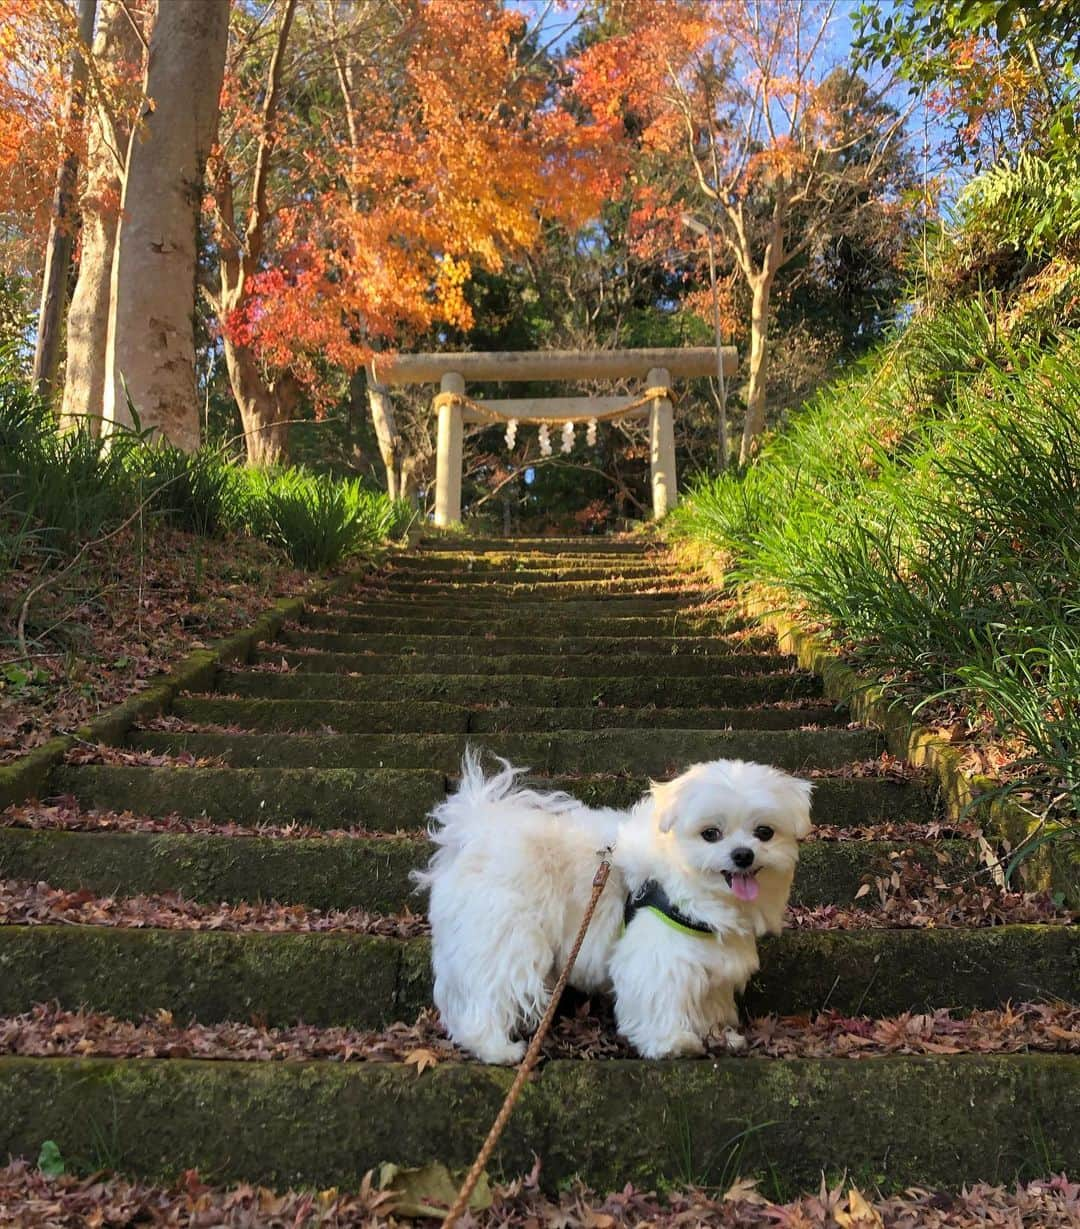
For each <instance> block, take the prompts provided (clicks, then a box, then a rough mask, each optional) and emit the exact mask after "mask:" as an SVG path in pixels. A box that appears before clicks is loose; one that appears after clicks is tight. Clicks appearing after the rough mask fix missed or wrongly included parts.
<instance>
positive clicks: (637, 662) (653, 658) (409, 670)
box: [255, 644, 795, 679]
mask: <svg viewBox="0 0 1080 1229" xmlns="http://www.w3.org/2000/svg"><path fill="white" fill-rule="evenodd" d="M255 660H256V662H269V663H272V664H274V665H277V664H278V663H279V662H282V661H284V662H285V663H286V665H288V666H289V667H290V668H291V669H297V670H313V671H315V672H316V673H319V674H386V675H400V674H445V673H446V670H447V667H448V666H454V665H459V664H460V662H457V661H455V659H454V658H453V657H451V658H450V659H449V660H448V659H447V657H446V656H445V655H443V654H435V655H433V656H424V655H422V654H420V653H411V654H407V655H400V654H390V653H364V652H359V653H356V652H354V653H335V652H328V651H325V650H320V649H313V650H311V651H310V652H301V651H299V650H297V649H294V648H292V647H291V646H288V645H285V646H278V645H274V644H268V645H266V646H265V647H264V648H263V649H261V650H260V651H259V652H258V653H257V654H256V655H255ZM794 665H795V663H794V659H793V658H791V657H787V656H785V655H783V654H781V653H727V654H724V655H723V656H721V657H716V658H712V657H710V658H708V659H706V660H703V659H701V658H695V657H672V656H671V655H670V654H666V655H665V654H663V653H616V652H611V653H576V654H574V656H573V657H560V656H551V655H548V656H541V655H540V654H539V653H502V654H499V653H495V654H490V655H489V654H485V653H471V654H469V656H468V668H469V672H470V673H473V674H488V675H493V674H505V675H513V676H515V677H518V676H520V675H523V674H541V675H548V676H550V677H553V678H565V677H566V676H568V675H569V676H572V677H575V678H581V679H585V678H603V677H605V676H609V675H616V676H618V675H623V676H625V677H626V678H641V677H642V676H643V675H646V674H650V673H658V674H663V675H666V676H667V677H669V678H699V677H700V676H701V675H702V674H703V673H705V672H709V673H711V674H714V675H717V676H719V677H724V676H731V675H734V676H736V677H738V676H750V675H759V674H776V673H779V672H780V671H782V670H784V669H785V668H787V669H794Z"/></svg>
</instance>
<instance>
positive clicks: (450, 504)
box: [375, 346, 738, 525]
mask: <svg viewBox="0 0 1080 1229" xmlns="http://www.w3.org/2000/svg"><path fill="white" fill-rule="evenodd" d="M721 354H722V356H723V363H724V376H725V378H727V377H729V376H733V375H734V374H735V372H736V370H737V368H738V355H737V354H736V351H735V348H734V347H733V346H724V347H722V349H721ZM716 372H717V351H716V350H715V349H714V348H713V347H712V346H693V347H687V348H671V349H648V350H509V351H503V352H501V353H494V352H483V351H477V352H469V353H457V354H452V353H448V354H398V355H395V356H394V357H393V358H391V359H388V360H385V361H384V362H380V363H379V364H378V369H377V371H376V372H375V377H376V379H377V380H378V383H379V384H380V385H383V386H389V387H394V386H400V385H403V384H434V383H435V382H436V381H437V382H438V384H439V392H438V395H437V396H436V397H435V409H436V410H437V412H438V415H439V434H438V445H437V454H436V470H435V524H436V525H452V524H454V523H455V522H457V521H460V520H461V453H462V442H463V439H464V433H465V424H466V423H480V422H488V423H495V422H508V421H509V420H510V419H515V420H516V421H517V422H519V423H522V424H524V423H536V424H539V423H547V424H548V425H549V426H554V425H557V424H558V425H561V424H563V423H566V422H587V421H588V420H589V419H591V418H596V419H608V420H610V419H615V418H622V417H624V416H626V415H630V414H648V415H649V426H650V431H649V434H650V459H651V468H652V497H653V515H654V516H657V517H660V516H663V515H664V514H665V513H666V512H667V511H668V510H669V509H670V508H673V507H674V506H675V503H676V501H677V498H678V495H677V488H676V478H675V427H674V412H673V410H672V405H671V398H670V389H671V382H672V380H673V379H691V378H693V377H695V376H711V375H715V374H716ZM642 378H643V379H644V381H645V386H644V389H643V391H642V393H641V395H639V396H637V397H634V396H631V397H527V398H501V399H500V398H496V399H492V400H487V401H478V400H475V399H473V398H471V397H469V396H467V395H466V393H465V385H466V381H469V382H471V383H484V382H496V383H500V384H506V383H514V382H521V381H525V380H617V379H642Z"/></svg>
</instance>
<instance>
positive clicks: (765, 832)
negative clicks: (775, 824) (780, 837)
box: [754, 824, 773, 841]
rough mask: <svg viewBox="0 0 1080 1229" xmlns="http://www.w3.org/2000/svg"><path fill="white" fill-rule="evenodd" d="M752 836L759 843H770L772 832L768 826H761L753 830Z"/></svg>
mask: <svg viewBox="0 0 1080 1229" xmlns="http://www.w3.org/2000/svg"><path fill="white" fill-rule="evenodd" d="M754 835H755V836H756V837H757V839H758V840H759V841H771V840H772V836H773V830H772V829H771V828H770V827H769V825H768V824H761V825H760V826H759V827H757V828H755V829H754Z"/></svg>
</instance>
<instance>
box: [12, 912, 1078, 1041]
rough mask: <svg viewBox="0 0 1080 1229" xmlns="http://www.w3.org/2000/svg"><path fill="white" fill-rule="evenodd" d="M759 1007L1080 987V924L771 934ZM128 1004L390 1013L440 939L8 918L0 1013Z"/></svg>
mask: <svg viewBox="0 0 1080 1229" xmlns="http://www.w3.org/2000/svg"><path fill="white" fill-rule="evenodd" d="M760 950H761V972H760V973H759V974H758V975H757V977H755V978H754V980H753V981H752V983H751V984H750V986H749V987H748V988H747V993H746V999H745V1008H746V1010H747V1011H748V1012H750V1014H753V1015H759V1014H762V1013H765V1012H770V1011H774V1012H777V1013H779V1014H781V1015H800V1014H802V1013H804V1012H810V1013H813V1012H816V1011H820V1010H822V1009H823V1008H825V1007H830V1008H832V1009H833V1010H835V1011H839V1012H842V1013H844V1014H845V1015H859V1014H864V1015H871V1016H885V1015H896V1014H898V1013H900V1012H904V1011H923V1010H932V1009H933V1008H936V1007H951V1008H956V1009H958V1010H973V1009H983V1008H991V1007H997V1006H1001V1005H1002V1004H1004V1003H1006V1002H1008V1001H1010V1000H1012V1001H1014V1002H1030V1001H1033V1000H1034V1001H1038V1000H1042V999H1055V998H1058V999H1069V998H1073V999H1075V997H1076V994H1077V986H1078V985H1080V927H1070V926H996V927H986V928H984V929H979V930H968V929H951V928H946V927H941V928H934V927H929V928H926V929H921V930H846V931H841V930H823V931H811V930H802V931H787V932H785V933H784V934H782V935H780V936H779V937H778V938H775V939H766V940H763V941H762V942H761V945H760ZM50 1002H57V1003H59V1004H60V1006H61V1007H63V1008H67V1009H71V1010H75V1009H77V1008H79V1007H84V1006H85V1007H88V1008H89V1009H90V1010H92V1011H104V1012H108V1013H110V1014H111V1015H115V1016H121V1017H123V1018H125V1019H139V1018H141V1017H142V1016H143V1015H145V1014H152V1013H153V1012H154V1011H156V1010H158V1009H161V1008H163V1009H165V1010H167V1011H171V1012H172V1013H173V1015H174V1016H175V1018H176V1019H177V1020H180V1021H184V1020H189V1019H197V1020H202V1021H204V1022H206V1023H210V1022H212V1021H218V1020H250V1019H251V1018H252V1017H255V1018H258V1019H260V1020H263V1021H264V1022H265V1023H266V1024H268V1025H270V1026H277V1025H290V1024H296V1023H299V1022H303V1023H306V1024H315V1025H332V1024H351V1025H354V1026H356V1027H360V1028H383V1027H385V1026H386V1025H388V1024H390V1023H392V1022H393V1021H395V1020H411V1019H414V1018H415V1016H416V1015H417V1013H418V1012H419V1011H420V1010H421V1009H423V1008H425V1007H427V1006H430V1003H431V957H430V949H429V945H428V942H427V940H426V939H409V940H401V939H380V938H372V937H368V936H364V935H356V934H348V933H344V932H333V931H329V932H318V933H316V932H306V933H305V932H299V933H293V932H283V933H276V934H271V933H266V932H259V931H254V932H253V931H248V932H226V931H211V930H153V929H129V928H124V927H116V926H113V927H110V926H0V1015H17V1014H19V1013H21V1012H24V1011H29V1010H30V1009H31V1007H32V1006H33V1005H34V1004H35V1003H50Z"/></svg>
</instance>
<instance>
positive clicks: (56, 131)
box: [0, 0, 82, 269]
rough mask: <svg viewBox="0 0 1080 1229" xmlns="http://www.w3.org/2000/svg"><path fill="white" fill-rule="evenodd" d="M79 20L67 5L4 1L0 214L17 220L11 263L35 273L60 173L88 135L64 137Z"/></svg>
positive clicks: (0, 0) (75, 131)
mask: <svg viewBox="0 0 1080 1229" xmlns="http://www.w3.org/2000/svg"><path fill="white" fill-rule="evenodd" d="M75 37H76V31H75V20H74V14H73V12H72V10H71V9H69V8H68V7H67V5H65V4H63V3H61V2H60V0H29V3H28V2H27V0H0V215H7V216H8V217H9V218H10V219H11V225H10V227H7V228H5V229H7V230H8V232H9V235H10V236H11V237H12V238H11V240H9V242H11V243H12V246H11V247H9V248H8V250H7V255H6V259H5V263H6V264H8V265H9V266H10V267H13V268H23V269H26V268H33V267H34V266H36V265H37V264H38V262H39V261H40V259H41V251H42V249H43V248H44V245H45V237H46V235H47V234H48V229H49V214H50V206H51V202H52V194H53V185H54V183H55V180H56V168H57V166H58V165H59V164H60V162H61V161H62V160H63V158H65V157H66V156H67V155H68V153H70V152H72V150H71V143H72V141H75V142H76V143H77V146H76V152H81V142H82V130H81V126H80V125H77V124H76V125H73V126H71V129H70V130H69V131H68V133H67V134H65V123H64V118H65V105H66V101H67V95H68V86H67V71H68V66H69V57H70V52H71V47H72V45H73V42H74V39H75Z"/></svg>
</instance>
